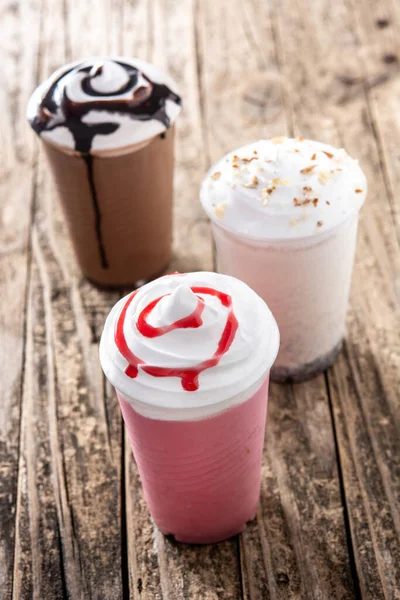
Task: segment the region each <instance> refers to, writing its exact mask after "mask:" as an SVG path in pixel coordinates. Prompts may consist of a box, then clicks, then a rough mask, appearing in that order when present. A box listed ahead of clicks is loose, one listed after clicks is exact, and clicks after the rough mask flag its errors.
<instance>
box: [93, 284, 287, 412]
mask: <svg viewBox="0 0 400 600" xmlns="http://www.w3.org/2000/svg"><path fill="white" fill-rule="evenodd" d="M278 346H279V332H278V327H277V325H276V322H275V319H274V318H273V316H272V314H271V312H270V310H269V309H268V307H267V305H266V304H265V302H264V301H263V300H262V299H261V298H260V297H259V296H258V295H257V294H256V293H255V292H254V291H253V290H251V289H250V288H249V287H248V286H247V285H246V284H245V283H243V282H241V281H239V280H237V279H235V278H233V277H229V276H227V275H220V274H217V273H207V272H200V273H188V274H172V275H167V276H165V277H161V278H159V279H157V280H155V281H153V282H151V283H149V284H147V285H145V286H143V287H142V288H140V289H139V290H138V291H137V292H133V293H132V294H130V295H129V296H126V297H125V298H122V300H120V301H119V302H118V303H117V304H116V305H115V306H114V308H113V309H112V311H111V313H110V315H109V316H108V318H107V321H106V324H105V327H104V331H103V334H102V338H101V342H100V361H101V365H102V367H103V371H104V373H105V375H106V376H107V378H108V380H109V381H110V382H111V383H112V384H113V385H114V387H115V388H116V389H117V390H118V391H119V392H120V393H121V394H122V395H123V396H124V398H126V399H127V400H128V401H129V402H131V404H132V406H133V407H134V408H135V409H136V410H137V411H138V412H140V413H141V414H143V415H145V416H148V417H150V418H155V419H165V420H191V419H198V418H204V417H206V416H210V415H211V414H215V413H217V412H220V411H221V410H224V409H225V408H227V407H230V406H233V405H234V404H238V403H240V402H243V401H244V400H246V399H247V398H249V397H250V396H251V395H252V394H253V393H254V392H255V391H256V390H257V389H258V387H259V386H260V385H261V383H262V381H263V379H264V377H265V375H266V373H267V372H268V371H269V369H270V367H271V365H272V363H273V361H274V360H275V357H276V355H277V352H278Z"/></svg>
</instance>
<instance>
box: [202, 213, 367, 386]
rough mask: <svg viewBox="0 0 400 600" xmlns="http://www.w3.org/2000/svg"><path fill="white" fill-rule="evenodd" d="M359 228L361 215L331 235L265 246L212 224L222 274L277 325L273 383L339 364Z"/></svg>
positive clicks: (344, 223)
mask: <svg viewBox="0 0 400 600" xmlns="http://www.w3.org/2000/svg"><path fill="white" fill-rule="evenodd" d="M357 224H358V213H356V214H354V215H353V216H351V218H350V219H348V220H347V221H345V222H343V223H342V224H340V225H339V226H337V227H336V228H335V229H333V230H330V231H327V232H326V233H321V234H318V235H315V236H310V237H307V238H302V239H288V240H271V241H266V240H257V239H252V238H246V237H244V236H243V235H239V234H237V233H233V232H231V231H228V230H227V229H225V228H223V227H222V226H219V225H217V223H215V222H213V223H212V230H213V235H214V239H215V245H216V251H217V265H218V271H219V272H221V273H226V274H228V275H232V276H234V277H237V278H238V279H241V280H242V281H244V282H245V283H247V284H248V285H249V286H250V287H252V288H253V289H254V290H255V291H256V292H257V294H259V295H260V296H261V297H262V298H263V299H264V300H265V302H266V303H267V304H268V306H269V307H270V309H271V311H272V313H273V315H274V316H275V318H276V321H277V323H278V327H279V331H280V335H281V343H280V349H279V354H278V357H277V359H276V361H275V363H274V366H273V367H272V370H271V379H272V380H273V381H294V382H297V381H304V380H306V379H309V378H311V377H313V376H315V375H317V374H318V373H321V372H322V371H323V370H325V369H326V368H327V367H329V366H330V365H331V364H332V362H333V361H334V360H335V358H336V356H337V354H338V352H339V350H340V348H341V345H342V340H343V336H344V331H345V320H346V311H347V305H348V298H349V291H350V283H351V275H352V270H353V263H354V252H355V247H356V241H357Z"/></svg>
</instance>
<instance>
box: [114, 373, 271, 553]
mask: <svg viewBox="0 0 400 600" xmlns="http://www.w3.org/2000/svg"><path fill="white" fill-rule="evenodd" d="M268 381H269V377H268V374H267V375H266V376H265V377H264V378H263V380H262V381H261V382H260V383H259V384H258V387H257V389H256V390H255V391H250V393H251V395H250V397H248V398H246V399H245V400H244V401H242V402H241V403H240V404H236V405H235V406H233V407H231V408H228V409H225V410H223V411H222V412H220V413H217V414H215V415H212V416H210V417H208V418H205V419H196V420H189V421H185V420H183V421H182V420H179V421H176V420H172V421H169V420H157V419H151V418H148V417H145V416H143V415H141V414H140V413H139V412H137V411H136V410H135V409H134V408H133V406H132V401H129V400H128V399H126V398H124V396H123V395H122V394H121V393H119V392H118V391H117V395H118V399H119V402H120V406H121V411H122V414H123V417H124V421H125V425H126V428H127V432H128V435H129V440H130V443H131V447H132V452H133V455H134V458H135V461H136V464H137V466H138V469H139V474H140V479H141V482H142V485H143V491H144V497H145V500H146V503H147V506H148V508H149V511H150V513H151V515H152V517H153V519H154V522H155V524H156V525H157V527H158V528H159V529H160V530H161V531H162V533H164V534H165V535H173V536H174V537H175V539H176V540H177V541H179V542H186V543H192V544H207V543H212V542H219V541H221V540H224V539H227V538H229V537H231V536H233V535H236V534H238V533H240V532H241V531H243V530H244V528H245V526H246V523H247V521H250V520H252V519H253V518H254V516H255V513H256V509H257V503H258V500H259V495H260V473H261V458H262V451H263V445H264V434H265V423H266V415H267V402H268ZM253 388H254V386H253Z"/></svg>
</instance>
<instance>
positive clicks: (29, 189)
mask: <svg viewBox="0 0 400 600" xmlns="http://www.w3.org/2000/svg"><path fill="white" fill-rule="evenodd" d="M30 27H32V35H28V32H29V28H30ZM39 32H40V2H30V3H29V4H26V3H24V2H3V3H2V5H1V7H0V53H1V57H2V60H1V62H2V65H1V70H0V110H1V114H2V115H3V116H2V124H1V127H0V223H1V236H0V286H1V303H0V335H1V340H0V363H1V365H2V370H1V377H0V397H1V401H0V596H2V597H5V598H10V597H11V593H12V582H13V570H14V565H13V563H14V540H15V535H16V518H15V517H16V504H17V482H18V456H19V437H20V422H21V390H22V383H23V362H24V353H25V347H24V344H25V332H26V313H25V304H26V294H27V281H28V278H29V274H28V273H29V263H30V252H29V235H30V224H31V212H32V203H33V201H34V197H35V193H36V192H35V183H34V173H35V171H36V165H35V160H34V146H33V140H32V137H31V136H30V134H29V131H28V130H27V128H26V127H25V123H24V115H25V105H26V101H27V98H28V96H29V93H30V90H31V89H32V87H33V86H34V85H35V84H36V78H37V63H38V49H39ZM17 526H18V524H17Z"/></svg>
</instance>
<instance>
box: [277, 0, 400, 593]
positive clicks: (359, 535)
mask: <svg viewBox="0 0 400 600" xmlns="http://www.w3.org/2000/svg"><path fill="white" fill-rule="evenodd" d="M375 6H377V5H376V4H375ZM379 6H380V7H382V5H379ZM354 8H356V4H354ZM370 9H371V6H367V3H365V4H364V6H363V7H361V6H360V3H357V12H358V14H355V13H354V11H353V10H352V5H351V4H350V5H349V4H348V3H346V2H336V3H334V4H333V3H330V2H320V3H318V5H317V6H316V7H315V10H313V11H309V6H308V3H307V2H305V1H301V2H300V1H299V2H298V3H297V5H296V6H294V5H293V3H290V2H286V1H283V2H282V3H281V4H280V11H279V23H280V29H281V35H282V40H284V42H285V43H284V44H282V53H283V56H284V61H283V63H284V70H285V71H286V73H287V76H288V78H290V80H291V81H292V85H293V90H296V93H293V94H291V96H290V97H291V101H292V103H293V115H294V122H295V124H296V128H297V131H301V133H302V134H303V135H307V136H310V137H320V138H322V139H324V140H326V141H331V142H333V143H339V144H340V145H344V146H345V147H346V149H347V150H348V151H349V152H350V153H351V154H353V155H355V156H358V157H360V159H361V162H362V165H363V168H364V169H365V171H366V174H367V177H368V180H369V188H370V194H369V200H368V203H367V206H366V207H365V209H364V210H363V211H362V216H361V227H360V236H359V248H358V253H357V260H356V270H355V277H354V282H353V283H354V284H353V291H352V297H351V311H350V316H349V323H348V335H347V341H346V347H345V352H344V353H343V355H342V356H341V357H340V360H339V361H338V362H337V364H336V365H335V367H334V369H333V370H332V371H331V372H330V373H329V376H328V383H329V393H330V398H331V402H332V407H333V415H334V423H335V427H336V436H337V443H338V448H339V456H340V464H341V476H342V478H343V485H344V495H345V500H346V512H347V515H348V519H349V524H350V531H351V540H352V544H353V548H354V555H355V565H356V569H357V577H356V580H355V584H356V590H357V591H358V593H361V594H362V597H363V598H364V597H365V598H371V599H372V598H374V599H377V598H395V597H396V594H397V593H398V589H399V580H398V578H399V576H400V571H399V568H398V565H399V549H400V546H399V527H398V523H399V503H398V498H399V490H398V465H397V461H396V460H395V459H394V458H391V457H395V456H398V454H399V450H400V448H399V435H398V427H399V408H398V407H399V402H398V390H399V385H398V384H399V379H398V377H399V370H398V367H399V360H400V351H399V350H400V348H399V343H400V341H399V337H398V324H397V322H396V314H395V306H396V287H395V286H396V283H395V282H396V278H397V277H398V275H396V274H398V273H399V271H398V268H399V253H398V245H397V241H396V235H395V229H394V220H393V216H394V210H393V203H392V201H393V198H392V197H391V195H390V193H389V194H388V187H387V182H386V177H385V173H386V171H387V169H386V166H385V165H383V169H382V168H381V166H382V156H383V153H382V149H381V146H380V143H379V139H377V128H376V121H375V120H374V114H378V113H379V114H382V113H385V112H387V111H388V110H389V111H390V108H389V107H388V106H387V105H386V106H381V108H380V110H379V111H378V113H376V107H374V101H375V100H374V98H375V97H376V95H377V94H381V93H382V92H381V91H380V87H381V86H385V85H387V83H386V82H387V81H389V79H390V77H391V76H392V74H390V73H389V72H388V65H387V64H386V63H385V61H381V60H380V61H379V62H378V61H376V60H375V62H374V63H371V66H370V68H369V69H367V68H366V64H368V57H369V55H370V54H371V48H373V49H374V51H373V53H374V52H383V53H384V52H386V50H385V45H384V44H382V46H381V47H379V46H378V45H377V44H374V43H373V41H372V43H371V39H370V38H368V39H367V37H365V38H364V40H362V38H360V36H359V35H358V33H357V28H356V31H354V27H353V25H351V24H353V23H355V24H357V23H359V22H362V21H365V22H367V21H368V22H369V23H371V18H373V17H372V15H371V13H370ZM361 14H362V15H363V16H361ZM369 43H371V46H369V45H368V44H369ZM305 56H307V58H308V60H304V57H305ZM344 56H345V57H346V60H343V57H344ZM316 115H318V116H317V117H316ZM389 192H390V190H389Z"/></svg>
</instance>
